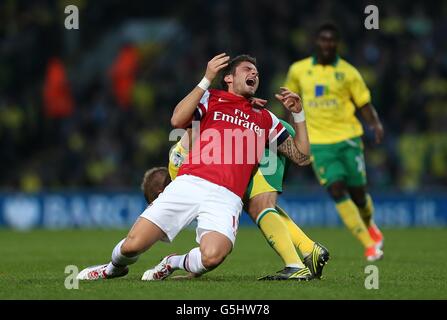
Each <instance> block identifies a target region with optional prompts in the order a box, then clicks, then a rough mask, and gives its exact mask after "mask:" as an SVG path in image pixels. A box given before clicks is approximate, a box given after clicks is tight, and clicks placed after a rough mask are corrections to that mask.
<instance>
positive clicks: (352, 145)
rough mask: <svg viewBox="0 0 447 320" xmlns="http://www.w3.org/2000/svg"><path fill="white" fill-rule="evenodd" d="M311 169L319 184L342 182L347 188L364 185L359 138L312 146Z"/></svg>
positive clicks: (363, 159)
mask: <svg viewBox="0 0 447 320" xmlns="http://www.w3.org/2000/svg"><path fill="white" fill-rule="evenodd" d="M310 148H311V153H312V167H313V169H314V172H315V175H316V176H317V178H318V180H319V181H320V184H321V185H323V186H325V187H327V186H329V185H331V184H332V183H334V182H336V181H344V182H345V183H346V185H347V186H349V187H357V186H363V185H366V169H365V158H364V156H363V142H362V139H361V138H360V137H356V138H352V139H348V140H344V141H342V142H338V143H334V144H312V145H311V146H310Z"/></svg>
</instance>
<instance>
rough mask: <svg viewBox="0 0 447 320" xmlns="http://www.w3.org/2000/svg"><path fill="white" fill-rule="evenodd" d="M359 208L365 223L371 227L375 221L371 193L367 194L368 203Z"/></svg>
mask: <svg viewBox="0 0 447 320" xmlns="http://www.w3.org/2000/svg"><path fill="white" fill-rule="evenodd" d="M358 208H359V212H360V216H361V217H362V219H363V222H364V223H365V225H366V227H369V226H370V225H371V223H372V222H373V214H374V204H373V201H372V198H371V196H370V195H369V194H366V205H365V206H364V207H363V208H361V207H358Z"/></svg>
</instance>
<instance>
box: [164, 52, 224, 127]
mask: <svg viewBox="0 0 447 320" xmlns="http://www.w3.org/2000/svg"><path fill="white" fill-rule="evenodd" d="M229 59H230V57H229V56H227V55H226V53H221V54H219V55H217V56H215V57H214V58H212V59H211V60H210V61H209V62H208V65H207V68H206V72H205V76H204V77H203V79H202V81H200V83H199V84H198V85H197V86H196V87H195V88H194V89H193V90H192V91H191V92H190V93H189V94H188V95H187V96H186V97H184V98H183V99H182V100H181V101H180V102H179V103H178V104H177V106H176V107H175V109H174V113H173V114H172V117H171V125H172V126H173V127H174V128H186V127H187V126H188V125H189V124H191V121H192V118H193V115H194V111H195V110H196V107H197V105H198V104H199V101H200V99H201V98H202V96H203V94H204V93H205V91H206V90H207V89H208V87H209V85H210V84H211V82H212V81H213V80H214V78H215V77H216V75H217V73H218V72H219V71H220V70H221V69H223V68H225V67H226V66H227V65H228V60H229Z"/></svg>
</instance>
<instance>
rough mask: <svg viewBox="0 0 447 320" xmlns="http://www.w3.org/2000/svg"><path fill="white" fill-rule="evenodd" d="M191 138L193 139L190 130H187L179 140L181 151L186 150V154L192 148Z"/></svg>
mask: <svg viewBox="0 0 447 320" xmlns="http://www.w3.org/2000/svg"><path fill="white" fill-rule="evenodd" d="M192 138H193V134H192V129H191V128H188V129H186V132H185V134H184V135H183V136H182V138H181V139H180V144H181V145H182V147H183V149H185V150H187V151H188V152H189V150H191V148H192V143H193V141H192Z"/></svg>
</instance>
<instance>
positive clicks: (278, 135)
mask: <svg viewBox="0 0 447 320" xmlns="http://www.w3.org/2000/svg"><path fill="white" fill-rule="evenodd" d="M267 111H268V110H267ZM268 113H269V114H270V117H271V118H272V125H271V127H270V130H269V136H268V143H273V142H275V141H276V144H277V145H278V146H279V145H280V144H281V143H283V142H284V141H285V140H286V139H287V138H288V137H289V136H290V134H289V132H288V131H287V130H286V128H285V127H284V126H283V124H282V123H281V121H279V119H278V118H277V117H276V116H275V115H274V114H273V113H271V112H270V111H268Z"/></svg>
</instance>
